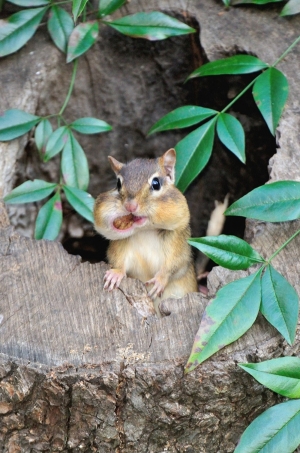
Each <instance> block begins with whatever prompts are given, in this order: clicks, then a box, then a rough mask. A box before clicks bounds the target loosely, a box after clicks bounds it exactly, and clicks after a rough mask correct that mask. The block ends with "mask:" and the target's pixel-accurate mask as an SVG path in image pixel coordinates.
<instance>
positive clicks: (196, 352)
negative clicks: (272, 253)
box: [185, 269, 261, 372]
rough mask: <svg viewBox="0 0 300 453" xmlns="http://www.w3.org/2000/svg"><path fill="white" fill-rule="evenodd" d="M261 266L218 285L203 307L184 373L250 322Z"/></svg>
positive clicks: (255, 311)
mask: <svg viewBox="0 0 300 453" xmlns="http://www.w3.org/2000/svg"><path fill="white" fill-rule="evenodd" d="M260 276H261V269H260V270H259V271H258V272H256V273H255V274H252V275H249V276H248V277H245V278H241V279H240V280H236V281H234V282H232V283H229V284H228V285H226V286H224V287H223V288H221V289H220V290H219V291H218V293H217V295H216V298H215V299H213V300H212V301H211V302H210V303H209V305H208V306H207V307H206V309H205V312H204V314H203V317H202V320H201V323H200V327H199V330H198V332H197V335H196V338H195V342H194V345H193V348H192V352H191V355H190V357H189V360H188V363H187V365H186V368H185V372H189V371H192V370H193V369H194V368H196V367H197V366H198V365H199V364H200V363H202V362H204V360H206V359H208V357H210V356H211V355H213V354H214V353H215V352H217V351H219V350H220V349H222V348H224V347H225V346H226V345H228V344H230V343H232V342H233V341H235V340H237V339H238V338H240V337H241V336H242V335H243V334H244V333H245V332H246V331H247V330H248V329H250V327H251V326H252V324H253V323H254V321H255V319H256V317H257V314H258V310H259V306H260V298H261V294H260V292H261V285H260Z"/></svg>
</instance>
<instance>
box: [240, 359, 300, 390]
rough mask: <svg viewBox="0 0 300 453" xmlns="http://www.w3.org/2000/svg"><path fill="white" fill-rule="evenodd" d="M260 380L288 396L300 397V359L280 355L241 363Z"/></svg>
mask: <svg viewBox="0 0 300 453" xmlns="http://www.w3.org/2000/svg"><path fill="white" fill-rule="evenodd" d="M239 366H240V367H241V368H243V370H245V371H247V373H249V374H251V376H253V377H254V378H255V379H256V380H257V381H258V382H260V383H261V384H263V385H264V386H265V387H267V388H268V389H270V390H272V391H273V392H276V393H279V394H280V395H283V396H286V397H287V398H300V359H299V358H298V357H280V358H278V359H272V360H266V361H265V362H260V363H239Z"/></svg>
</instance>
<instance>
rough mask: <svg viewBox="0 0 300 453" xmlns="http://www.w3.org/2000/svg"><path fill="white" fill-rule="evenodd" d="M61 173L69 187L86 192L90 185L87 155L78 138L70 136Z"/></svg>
mask: <svg viewBox="0 0 300 453" xmlns="http://www.w3.org/2000/svg"><path fill="white" fill-rule="evenodd" d="M61 171H62V174H63V178H64V181H65V183H66V185H67V186H72V187H77V188H78V189H81V190H86V189H87V187H88V185H89V167H88V162H87V158H86V155H85V154H84V151H83V149H82V148H81V146H80V144H79V143H78V141H77V140H76V138H75V137H74V136H73V135H72V134H69V138H68V141H67V143H66V145H65V146H64V149H63V152H62V159H61Z"/></svg>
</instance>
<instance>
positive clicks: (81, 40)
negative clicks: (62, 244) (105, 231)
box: [0, 0, 195, 239]
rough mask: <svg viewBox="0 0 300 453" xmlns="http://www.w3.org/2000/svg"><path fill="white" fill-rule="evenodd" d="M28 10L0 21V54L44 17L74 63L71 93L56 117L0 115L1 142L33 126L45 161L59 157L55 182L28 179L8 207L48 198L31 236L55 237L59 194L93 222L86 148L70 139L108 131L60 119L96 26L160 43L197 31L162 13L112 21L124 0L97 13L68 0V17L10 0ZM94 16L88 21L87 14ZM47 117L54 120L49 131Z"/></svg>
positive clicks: (89, 121) (44, 5) (102, 125)
mask: <svg viewBox="0 0 300 453" xmlns="http://www.w3.org/2000/svg"><path fill="white" fill-rule="evenodd" d="M10 1H11V2H12V3H14V4H16V5H18V6H20V7H27V9H25V10H21V11H19V12H17V13H15V14H13V15H11V16H10V17H9V18H8V19H6V20H3V21H1V23H0V56H2V57H3V56H6V55H9V54H11V53H13V52H16V51H17V50H19V49H20V48H21V47H22V46H24V44H26V42H27V41H28V40H29V39H30V38H31V37H32V36H33V35H34V33H35V31H36V30H37V28H38V26H39V24H40V23H41V21H42V19H43V17H44V16H45V15H46V13H48V15H47V29H48V31H49V34H50V36H51V38H52V40H53V42H54V44H55V45H56V46H57V47H58V48H59V49H60V50H61V51H62V52H64V53H65V54H66V61H67V63H70V62H72V61H74V64H73V72H72V78H71V82H70V87H69V91H68V93H67V96H66V99H65V101H64V103H63V105H62V108H61V109H60V111H59V112H58V113H57V114H51V115H48V116H47V117H39V116H36V115H32V114H30V113H27V112H24V111H21V110H18V109H11V110H7V111H6V112H4V114H3V115H2V116H1V117H0V140H2V141H8V140H13V139H15V138H18V137H20V136H21V135H24V134H26V133H27V132H29V131H30V130H31V129H32V128H33V127H35V134H34V138H35V143H36V146H37V149H38V152H39V155H40V158H41V159H42V161H43V162H48V161H49V160H50V159H52V158H53V157H54V156H57V155H58V154H61V162H60V171H61V177H60V181H59V182H58V183H48V182H46V181H42V180H34V181H27V182H25V183H24V184H22V185H20V186H19V187H17V188H16V189H14V190H13V191H12V192H11V193H9V194H8V195H7V196H6V197H5V198H4V200H5V201H6V202H7V203H28V202H36V201H39V200H42V199H45V198H47V197H49V196H51V197H50V199H49V200H48V201H47V202H46V203H45V204H44V206H43V207H42V208H41V209H40V211H39V214H38V216H37V219H36V227H35V238H36V239H42V238H44V239H55V238H56V237H57V236H58V234H59V231H60V228H61V224H62V203H61V191H63V192H64V194H65V198H66V199H67V200H68V202H69V203H70V204H71V205H72V207H73V208H74V209H75V210H76V211H77V212H78V213H79V214H81V215H82V216H83V217H84V218H85V219H87V220H89V221H90V222H93V204H94V199H93V197H92V196H91V195H90V194H89V193H88V192H87V189H88V185H89V167H88V161H87V158H86V155H85V152H84V150H83V149H82V147H81V145H80V143H79V142H78V140H77V139H76V137H75V136H74V132H77V133H80V134H99V133H103V132H108V131H110V130H111V129H112V127H111V126H110V125H109V124H107V123H106V122H105V121H102V120H100V119H97V118H91V117H88V118H86V117H84V118H78V119H76V120H75V121H73V122H71V123H67V122H66V120H65V119H64V117H63V113H64V110H65V108H66V106H67V104H68V102H69V99H70V96H71V93H72V90H73V87H74V82H75V78H76V71H77V64H78V57H80V56H81V55H83V54H84V53H85V52H87V51H88V50H89V49H90V47H91V46H92V45H93V44H94V43H95V41H96V39H97V36H98V33H99V27H100V25H101V26H102V25H104V26H110V27H112V28H114V29H116V30H118V31H119V32H120V33H123V34H124V35H128V36H134V37H140V38H145V39H149V40H161V39H165V38H168V37H170V36H179V35H184V34H186V33H193V32H194V31H195V30H194V29H193V28H191V27H189V26H188V25H186V24H184V23H182V22H180V21H179V20H177V19H175V18H173V17H170V16H168V15H166V14H163V13H161V12H157V11H152V12H149V13H144V12H141V13H136V14H133V15H130V16H125V17H121V18H119V19H116V20H111V19H109V18H107V16H108V15H110V14H112V13H113V12H115V11H116V10H117V9H118V8H120V7H121V6H122V5H123V4H124V3H125V0H100V2H99V7H98V10H97V11H96V12H92V11H88V7H89V4H88V2H87V0H72V1H71V2H70V3H71V4H72V14H70V13H69V12H68V11H66V10H65V9H63V8H61V7H60V6H59V2H58V3H57V4H56V3H55V2H53V1H50V0H10ZM88 14H91V15H92V16H95V17H94V19H92V20H88V21H87V20H86V16H87V15H88ZM51 119H53V120H54V119H56V120H57V128H56V129H54V130H53V126H52V122H51V121H50V120H51Z"/></svg>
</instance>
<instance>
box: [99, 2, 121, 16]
mask: <svg viewBox="0 0 300 453" xmlns="http://www.w3.org/2000/svg"><path fill="white" fill-rule="evenodd" d="M124 3H126V0H100V1H99V13H100V17H104V16H107V15H108V14H112V13H113V12H114V11H116V10H117V9H119V8H121V6H122V5H124Z"/></svg>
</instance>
